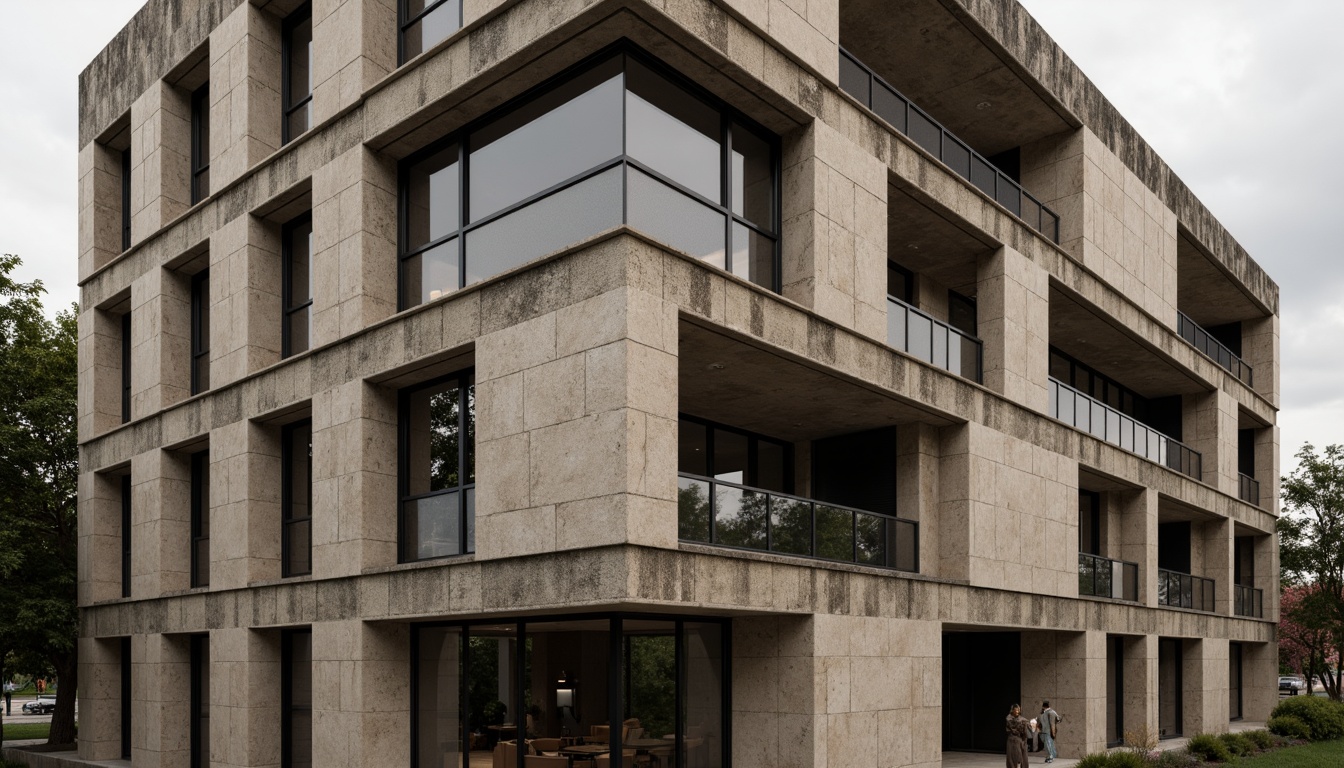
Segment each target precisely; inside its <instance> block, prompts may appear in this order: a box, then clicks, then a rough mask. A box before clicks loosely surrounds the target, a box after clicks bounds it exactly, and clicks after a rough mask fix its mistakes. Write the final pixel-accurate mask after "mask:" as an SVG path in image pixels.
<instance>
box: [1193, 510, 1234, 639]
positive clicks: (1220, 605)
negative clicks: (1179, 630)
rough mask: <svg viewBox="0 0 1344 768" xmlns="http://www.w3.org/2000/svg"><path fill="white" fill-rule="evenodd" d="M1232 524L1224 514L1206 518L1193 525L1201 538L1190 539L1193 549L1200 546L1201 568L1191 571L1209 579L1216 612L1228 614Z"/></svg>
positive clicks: (1232, 548)
mask: <svg viewBox="0 0 1344 768" xmlns="http://www.w3.org/2000/svg"><path fill="white" fill-rule="evenodd" d="M1234 527H1235V526H1233V524H1232V521H1231V520H1228V519H1227V518H1217V519H1214V520H1206V521H1204V522H1203V524H1201V525H1199V526H1198V527H1196V528H1195V529H1194V530H1195V531H1199V532H1201V533H1202V534H1203V536H1202V538H1203V541H1194V542H1191V543H1192V545H1193V546H1194V547H1195V548H1196V549H1202V550H1203V558H1202V559H1203V566H1202V569H1199V570H1195V571H1194V573H1195V575H1197V576H1203V577H1204V578H1207V579H1213V581H1214V587H1213V589H1214V605H1215V606H1216V610H1217V612H1218V613H1220V614H1223V615H1224V616H1230V615H1232V586H1233V584H1234V580H1233V575H1234V574H1235V573H1236V571H1235V570H1234V566H1235V565H1236V555H1235V551H1236V550H1235V547H1236V538H1235V537H1234ZM1192 563H1193V560H1192Z"/></svg>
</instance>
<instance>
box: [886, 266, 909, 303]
mask: <svg viewBox="0 0 1344 768" xmlns="http://www.w3.org/2000/svg"><path fill="white" fill-rule="evenodd" d="M892 272H895V273H897V274H899V275H900V276H901V277H902V278H903V279H904V280H905V293H904V294H902V295H900V296H897V295H895V294H893V293H892V292H891V290H890V288H891V273H892ZM887 288H888V290H887V298H891V299H896V300H897V301H900V302H903V303H905V304H909V305H910V306H912V307H913V306H914V305H915V273H914V272H913V271H911V270H909V269H907V268H905V267H903V266H901V265H900V264H897V263H896V262H894V261H891V260H888V261H887Z"/></svg>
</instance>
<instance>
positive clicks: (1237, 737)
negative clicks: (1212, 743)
mask: <svg viewBox="0 0 1344 768" xmlns="http://www.w3.org/2000/svg"><path fill="white" fill-rule="evenodd" d="M1218 740H1219V741H1221V742H1223V743H1224V744H1226V745H1227V751H1228V752H1231V753H1232V754H1233V755H1235V756H1236V757H1242V756H1243V755H1253V754H1255V753H1256V750H1257V749H1258V747H1256V744H1255V742H1254V741H1251V740H1250V739H1248V738H1246V736H1245V735H1244V734H1240V733H1224V734H1221V735H1219V736H1218Z"/></svg>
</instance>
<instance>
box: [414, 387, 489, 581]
mask: <svg viewBox="0 0 1344 768" xmlns="http://www.w3.org/2000/svg"><path fill="white" fill-rule="evenodd" d="M448 382H455V383H456V384H457V391H458V395H457V396H458V407H457V430H458V431H457V434H458V449H457V485H455V486H453V487H451V488H441V489H439V490H437V491H429V492H426V493H417V494H412V493H410V492H409V484H410V461H411V456H410V421H411V420H410V413H411V397H412V396H413V395H414V394H416V393H417V392H420V391H422V390H425V389H430V388H431V387H437V386H439V385H441V384H445V383H448ZM475 387H476V369H475V368H474V367H472V368H465V369H463V370H460V371H455V372H453V373H450V374H447V375H446V376H438V377H436V378H433V379H430V380H429V381H424V382H421V383H419V384H414V385H412V386H409V387H406V388H404V389H402V390H401V391H399V392H398V393H397V562H398V563H422V562H428V561H431V560H442V559H444V558H446V557H458V556H461V555H469V554H472V553H474V552H475V551H476V546H475V535H474V531H475V520H468V516H469V513H468V507H469V505H468V504H467V494H468V493H469V492H470V493H473V494H474V493H475V490H476V472H475V463H476V445H475V435H476V430H475V425H474V423H473V424H472V425H470V428H469V425H468V423H467V422H468V416H469V415H470V418H471V420H472V421H473V422H474V420H475V416H474V414H469V406H470V404H471V402H472V400H473V398H474V390H475ZM468 390H471V392H469V391H468ZM468 434H470V435H471V437H472V440H471V444H470V445H468V444H467V435H468ZM468 457H470V459H468ZM469 465H470V466H471V482H466V477H467V474H468V472H467V468H468V466H469ZM450 493H457V494H458V524H459V530H458V542H459V547H458V551H457V552H456V553H450V554H447V555H439V556H436V557H423V558H421V557H415V558H413V557H407V552H408V545H409V542H408V541H407V540H406V536H407V533H406V503H407V502H409V501H417V500H420V499H427V498H432V497H434V496H443V495H447V494H450ZM470 508H471V510H472V512H471V513H470V514H471V516H474V509H475V505H474V504H473V505H470Z"/></svg>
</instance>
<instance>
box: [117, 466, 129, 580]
mask: <svg viewBox="0 0 1344 768" xmlns="http://www.w3.org/2000/svg"><path fill="white" fill-rule="evenodd" d="M117 479H118V481H119V482H120V484H121V596H122V597H130V596H131V473H130V472H127V473H126V474H124V475H122V476H121V477H119V478H117Z"/></svg>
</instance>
